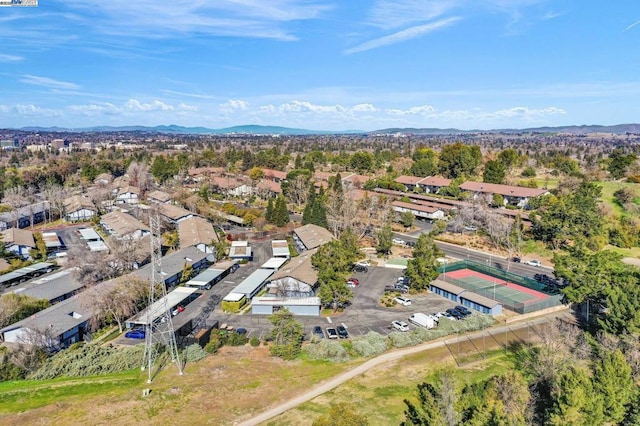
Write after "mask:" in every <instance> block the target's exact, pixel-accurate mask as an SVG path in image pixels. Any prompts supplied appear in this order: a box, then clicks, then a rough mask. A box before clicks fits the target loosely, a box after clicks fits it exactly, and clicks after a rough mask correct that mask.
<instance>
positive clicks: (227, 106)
mask: <svg viewBox="0 0 640 426" xmlns="http://www.w3.org/2000/svg"><path fill="white" fill-rule="evenodd" d="M248 107H249V103H248V102H245V101H243V100H240V99H229V100H228V101H227V102H226V103H224V104H220V108H222V109H223V110H225V111H236V110H246V109H247V108H248Z"/></svg>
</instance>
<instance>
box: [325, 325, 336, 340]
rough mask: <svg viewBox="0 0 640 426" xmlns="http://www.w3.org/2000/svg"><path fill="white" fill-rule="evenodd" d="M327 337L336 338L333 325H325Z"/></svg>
mask: <svg viewBox="0 0 640 426" xmlns="http://www.w3.org/2000/svg"><path fill="white" fill-rule="evenodd" d="M327 337H328V338H329V339H337V338H338V332H337V331H336V329H335V328H333V327H327Z"/></svg>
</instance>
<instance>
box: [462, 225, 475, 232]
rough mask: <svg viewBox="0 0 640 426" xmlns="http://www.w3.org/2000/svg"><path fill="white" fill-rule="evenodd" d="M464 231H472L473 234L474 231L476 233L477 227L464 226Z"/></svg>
mask: <svg viewBox="0 0 640 426" xmlns="http://www.w3.org/2000/svg"><path fill="white" fill-rule="evenodd" d="M464 230H465V231H472V232H475V231H477V230H478V227H477V226H473V225H467V226H465V227H464Z"/></svg>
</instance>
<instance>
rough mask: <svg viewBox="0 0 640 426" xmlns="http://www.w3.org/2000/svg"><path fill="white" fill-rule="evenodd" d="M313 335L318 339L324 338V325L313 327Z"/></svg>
mask: <svg viewBox="0 0 640 426" xmlns="http://www.w3.org/2000/svg"><path fill="white" fill-rule="evenodd" d="M313 335H314V336H316V337H317V338H318V339H324V332H323V331H322V327H320V326H319V325H316V326H314V327H313Z"/></svg>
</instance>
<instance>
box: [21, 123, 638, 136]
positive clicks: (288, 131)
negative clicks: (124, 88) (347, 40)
mask: <svg viewBox="0 0 640 426" xmlns="http://www.w3.org/2000/svg"><path fill="white" fill-rule="evenodd" d="M20 130H24V131H31V132H148V133H174V134H212V135H232V134H245V135H246V134H249V135H336V134H398V133H400V134H412V135H455V134H472V133H511V134H513V133H571V134H586V133H615V134H624V133H640V124H617V125H614V126H599V125H583V126H560V127H533V128H528V129H494V130H459V129H436V128H389V129H381V130H375V131H371V132H365V131H362V130H345V131H328V130H327V131H325V130H308V129H294V128H290V127H280V126H260V125H257V124H251V125H244V126H234V127H225V128H222V129H210V128H207V127H183V126H177V125H169V126H155V127H148V126H119V127H112V126H96V127H85V128H79V129H70V128H62V127H23V128H21V129H20Z"/></svg>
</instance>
